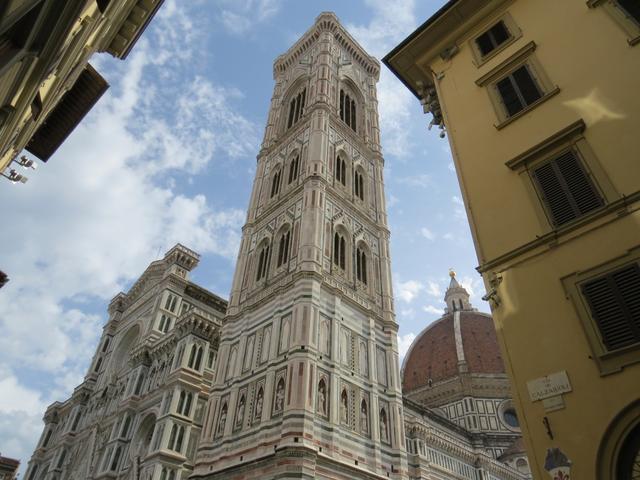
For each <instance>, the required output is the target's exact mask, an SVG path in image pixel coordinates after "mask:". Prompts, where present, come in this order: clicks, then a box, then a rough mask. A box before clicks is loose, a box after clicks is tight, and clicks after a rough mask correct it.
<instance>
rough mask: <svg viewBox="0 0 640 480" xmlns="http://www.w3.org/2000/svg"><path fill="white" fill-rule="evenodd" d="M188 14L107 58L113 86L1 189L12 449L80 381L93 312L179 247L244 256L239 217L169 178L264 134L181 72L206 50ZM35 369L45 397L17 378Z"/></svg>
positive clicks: (1, 420) (240, 151) (221, 95)
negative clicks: (122, 58)
mask: <svg viewBox="0 0 640 480" xmlns="http://www.w3.org/2000/svg"><path fill="white" fill-rule="evenodd" d="M186 8H188V7H187V6H186V5H184V4H182V3H180V4H179V5H178V4H177V3H176V2H174V1H168V2H166V3H165V6H164V7H163V10H161V12H160V14H159V15H158V17H157V18H156V20H154V23H153V24H152V28H150V30H149V32H147V34H145V35H146V37H144V38H143V39H141V41H140V42H139V43H138V44H137V45H136V47H135V49H134V50H133V51H132V54H131V55H130V57H129V59H128V60H127V61H126V62H116V61H113V60H109V59H105V58H99V57H98V58H99V59H98V62H97V63H98V64H99V65H100V68H101V69H103V70H102V73H103V74H104V75H105V76H106V77H107V79H108V80H109V82H110V83H111V84H112V88H111V90H110V91H108V92H107V94H105V96H104V97H103V98H102V99H101V101H100V102H99V103H98V104H97V105H96V107H95V108H94V111H92V112H91V113H90V114H89V115H88V116H87V118H85V120H84V121H83V122H82V123H81V124H80V126H79V127H78V128H77V129H76V131H75V132H74V133H73V134H72V135H71V136H70V137H69V139H68V140H67V141H66V142H65V144H64V145H63V146H62V147H61V148H60V150H59V151H58V152H57V153H56V155H55V156H54V157H53V158H52V159H51V161H50V162H49V163H48V164H47V166H46V167H45V168H42V169H39V170H38V171H37V172H36V173H35V174H34V175H32V178H31V179H30V182H29V183H28V184H26V185H21V187H22V188H6V185H5V186H4V188H2V189H0V202H1V203H2V204H3V205H5V207H6V208H5V211H4V217H3V223H4V224H5V225H7V226H10V228H3V229H1V230H0V241H1V242H2V245H5V246H6V248H4V249H2V250H1V251H0V265H2V269H3V271H5V272H6V273H7V274H8V275H9V277H10V281H9V283H8V284H7V285H6V286H5V287H3V289H2V295H0V328H1V329H2V332H3V335H2V336H0V371H7V372H14V373H13V374H11V375H9V374H5V376H4V377H2V376H0V415H1V416H0V438H3V439H6V438H10V436H9V435H7V432H10V431H11V429H15V431H20V434H19V435H18V434H16V435H15V436H13V438H12V441H11V443H10V444H8V445H6V444H5V445H3V446H2V448H3V453H4V454H7V455H13V456H21V457H23V458H25V457H28V455H29V454H30V453H31V450H29V449H31V448H32V447H33V444H34V443H35V440H36V439H37V435H39V433H40V431H41V428H42V424H41V420H40V419H41V417H42V414H43V412H44V406H45V405H46V403H48V402H49V401H51V400H52V399H64V397H65V396H67V395H68V394H69V392H70V391H71V389H72V388H73V387H74V386H76V385H77V384H78V383H79V382H80V381H81V380H82V377H83V375H84V374H85V372H86V367H87V364H88V363H89V360H90V358H91V356H92V354H93V350H94V348H95V344H96V341H97V338H98V336H99V335H100V332H101V326H102V324H103V323H104V320H105V312H104V310H103V308H100V310H99V311H98V312H97V313H96V312H91V311H90V309H91V308H90V307H91V306H93V307H94V308H96V305H104V303H105V301H106V300H108V299H109V298H111V297H112V296H113V295H114V294H115V293H117V292H118V291H119V290H121V289H123V288H126V285H127V284H129V283H130V282H131V280H132V279H134V278H136V277H137V276H138V275H140V273H142V271H144V269H145V268H146V266H147V264H148V263H149V262H150V261H152V260H154V259H156V258H157V255H158V253H163V252H164V251H166V250H167V249H168V248H169V247H171V246H172V245H173V244H175V243H176V242H178V241H179V242H181V243H184V244H185V245H187V246H189V247H191V248H193V249H195V250H197V251H199V252H200V253H203V254H206V253H209V254H214V255H219V256H223V257H225V258H227V259H228V260H229V261H228V264H229V266H231V263H232V261H233V260H234V258H235V255H236V253H237V248H238V244H239V229H240V226H241V224H242V222H243V220H244V215H245V214H244V211H242V210H239V209H234V208H225V209H222V208H215V207H213V206H212V205H211V204H210V203H209V202H208V199H207V197H206V196H205V195H202V194H192V193H187V192H186V191H180V190H179V189H178V187H177V185H180V184H182V185H184V184H186V183H187V182H186V181H183V182H177V181H176V178H174V177H175V176H182V177H184V173H182V172H184V171H187V172H190V173H192V174H195V173H197V172H201V171H203V170H204V169H206V168H207V167H208V166H209V165H211V164H212V163H213V162H216V164H217V165H218V166H222V165H223V163H222V162H234V161H235V159H237V158H247V159H248V158H250V157H252V156H253V155H254V154H255V152H256V151H257V149H258V146H259V145H258V141H259V139H258V128H257V126H256V125H254V124H253V123H252V122H251V121H249V120H247V119H246V118H244V117H242V116H241V115H240V114H238V113H237V108H234V102H238V101H240V100H241V99H242V93H241V92H239V91H238V90H236V89H233V88H227V87H224V86H219V85H215V84H213V83H211V82H209V81H207V80H205V79H203V78H201V77H198V76H196V75H195V74H193V73H189V72H191V71H192V70H187V69H186V66H188V65H190V64H191V62H190V60H189V58H191V57H193V55H194V52H198V54H199V52H200V51H202V50H203V49H204V48H203V45H202V44H201V43H199V41H200V40H201V38H200V37H198V36H197V35H195V34H193V33H192V32H190V31H189V29H190V28H191V23H190V21H189V15H188V14H186V13H185V9H186ZM167 10H170V11H171V12H172V14H171V15H167V14H166V13H162V12H163V11H167ZM154 31H155V32H156V33H155V34H154V33H153V32H154ZM165 36H167V38H173V39H174V41H173V42H172V41H167V38H164V37H165ZM94 63H96V62H94ZM176 72H181V74H180V75H178V74H177V73H176ZM183 180H186V179H183ZM9 247H10V248H9ZM26 370H28V374H29V377H30V378H35V379H36V380H35V381H38V382H39V384H38V391H41V392H44V391H46V392H47V395H48V398H46V399H44V400H43V399H42V398H41V397H39V396H38V394H37V392H36V391H31V390H29V389H27V387H24V386H22V385H20V384H19V383H17V380H16V378H21V376H22V374H21V372H22V371H26ZM5 397H12V398H9V399H7V398H5ZM12 408H13V409H15V408H19V410H18V411H17V412H18V413H16V415H13V414H11V415H10V414H9V413H8V412H9V411H11V410H10V409H12ZM19 421H20V422H21V421H24V422H26V423H27V424H28V425H27V428H25V429H23V426H22V424H20V423H18V422H19ZM3 433H4V434H3Z"/></svg>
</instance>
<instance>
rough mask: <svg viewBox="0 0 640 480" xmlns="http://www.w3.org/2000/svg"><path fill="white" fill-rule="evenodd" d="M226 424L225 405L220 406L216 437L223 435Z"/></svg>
mask: <svg viewBox="0 0 640 480" xmlns="http://www.w3.org/2000/svg"><path fill="white" fill-rule="evenodd" d="M226 423H227V404H226V403H225V404H224V405H223V406H222V411H221V412H220V420H218V435H223V434H224V427H225V424H226Z"/></svg>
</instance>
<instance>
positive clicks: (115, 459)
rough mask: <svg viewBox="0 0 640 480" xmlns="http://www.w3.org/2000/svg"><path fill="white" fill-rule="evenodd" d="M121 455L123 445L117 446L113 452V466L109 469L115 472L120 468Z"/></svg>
mask: <svg viewBox="0 0 640 480" xmlns="http://www.w3.org/2000/svg"><path fill="white" fill-rule="evenodd" d="M120 455H122V447H118V448H116V451H115V452H114V454H113V459H112V460H111V467H110V468H109V470H111V471H112V472H115V471H117V470H118V463H120Z"/></svg>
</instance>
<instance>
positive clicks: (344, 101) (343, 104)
mask: <svg viewBox="0 0 640 480" xmlns="http://www.w3.org/2000/svg"><path fill="white" fill-rule="evenodd" d="M340 120H342V121H343V122H344V123H346V124H347V125H349V127H351V130H353V131H354V132H355V131H356V101H355V100H354V99H353V98H351V95H349V94H348V93H347V92H345V91H344V90H342V89H340Z"/></svg>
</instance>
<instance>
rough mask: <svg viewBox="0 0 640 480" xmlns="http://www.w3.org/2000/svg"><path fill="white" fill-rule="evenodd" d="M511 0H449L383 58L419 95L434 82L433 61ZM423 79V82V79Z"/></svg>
mask: <svg viewBox="0 0 640 480" xmlns="http://www.w3.org/2000/svg"><path fill="white" fill-rule="evenodd" d="M505 1H507V0H449V1H448V2H447V3H445V4H444V6H443V7H442V8H441V9H440V10H438V11H437V12H436V13H434V14H433V15H432V16H431V17H429V18H428V19H427V21H426V22H424V23H423V24H422V25H420V26H419V27H418V28H417V29H416V30H415V31H414V32H413V33H411V34H410V35H409V36H408V37H407V38H405V39H404V40H403V41H402V42H400V44H399V45H398V46H396V47H395V48H394V49H393V50H391V52H389V53H388V54H387V55H385V57H384V58H383V59H382V62H383V63H384V64H385V65H386V66H387V68H389V70H391V71H392V72H393V73H394V74H395V76H396V77H398V79H400V81H401V82H402V83H404V84H405V86H406V87H407V88H408V89H409V90H410V91H411V92H412V93H413V94H414V95H415V96H416V97H417V98H420V95H419V92H418V91H419V90H422V88H421V83H422V84H430V83H433V80H432V75H431V72H430V69H429V65H430V63H431V61H432V60H433V59H434V58H435V57H437V56H439V55H440V54H441V53H443V52H445V51H446V50H447V49H448V48H449V47H451V46H452V45H453V44H454V43H455V41H456V39H457V38H459V37H460V36H461V35H462V34H463V33H464V32H465V31H466V30H468V29H469V28H472V27H473V26H475V23H476V21H477V19H481V18H484V16H485V15H486V14H487V13H488V12H490V11H493V10H495V9H496V8H497V7H499V6H500V5H501V4H503V3H504V2H505ZM420 82H421V83H420Z"/></svg>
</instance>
